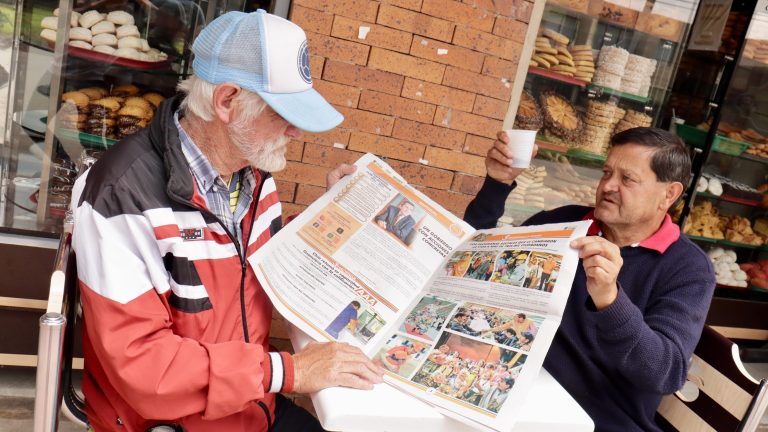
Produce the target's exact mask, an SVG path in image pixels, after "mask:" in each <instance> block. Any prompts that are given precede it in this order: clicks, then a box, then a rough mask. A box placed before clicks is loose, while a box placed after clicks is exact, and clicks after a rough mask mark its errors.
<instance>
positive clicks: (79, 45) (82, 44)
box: [69, 40, 93, 50]
mask: <svg viewBox="0 0 768 432" xmlns="http://www.w3.org/2000/svg"><path fill="white" fill-rule="evenodd" d="M69 46H73V47H77V48H82V49H87V50H92V49H93V45H91V44H89V43H88V42H86V41H81V40H73V41H69Z"/></svg>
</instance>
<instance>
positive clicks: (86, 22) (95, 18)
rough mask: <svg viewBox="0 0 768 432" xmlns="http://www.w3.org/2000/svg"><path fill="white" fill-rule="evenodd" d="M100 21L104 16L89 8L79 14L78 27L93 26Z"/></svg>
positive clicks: (87, 27)
mask: <svg viewBox="0 0 768 432" xmlns="http://www.w3.org/2000/svg"><path fill="white" fill-rule="evenodd" d="M101 21H104V16H103V15H102V14H101V13H99V11H96V10H89V11H87V12H85V13H84V14H83V15H82V16H80V19H79V20H78V22H79V23H80V27H83V28H86V29H89V28H91V27H93V26H94V25H95V24H96V23H98V22H101Z"/></svg>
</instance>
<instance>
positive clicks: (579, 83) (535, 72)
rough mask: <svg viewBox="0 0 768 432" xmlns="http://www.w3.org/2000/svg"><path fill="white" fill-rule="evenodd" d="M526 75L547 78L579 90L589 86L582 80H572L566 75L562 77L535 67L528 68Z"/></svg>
mask: <svg viewBox="0 0 768 432" xmlns="http://www.w3.org/2000/svg"><path fill="white" fill-rule="evenodd" d="M528 73H529V74H531V75H536V76H540V77H544V78H548V79H550V80H553V81H558V82H561V83H565V84H571V85H575V86H579V87H581V88H584V87H586V86H588V85H589V83H588V82H586V81H584V80H580V79H578V78H572V77H569V76H567V75H563V74H560V73H557V72H552V71H551V70H547V69H543V68H540V67H535V66H529V67H528Z"/></svg>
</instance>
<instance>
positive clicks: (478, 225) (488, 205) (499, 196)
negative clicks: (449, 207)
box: [464, 177, 517, 229]
mask: <svg viewBox="0 0 768 432" xmlns="http://www.w3.org/2000/svg"><path fill="white" fill-rule="evenodd" d="M515 186H517V184H516V183H512V185H511V186H510V185H507V184H504V183H501V182H498V181H496V180H494V179H492V178H490V177H486V178H485V182H484V183H483V186H482V187H481V188H480V191H478V192H477V195H476V196H475V199H473V200H472V201H471V202H470V203H469V205H468V206H467V209H466V210H465V211H464V221H465V222H467V223H468V224H470V225H472V226H473V227H474V228H475V229H488V228H496V222H497V221H498V220H499V218H500V217H502V216H503V215H504V202H505V201H506V200H507V196H509V193H510V192H512V190H514V189H515Z"/></svg>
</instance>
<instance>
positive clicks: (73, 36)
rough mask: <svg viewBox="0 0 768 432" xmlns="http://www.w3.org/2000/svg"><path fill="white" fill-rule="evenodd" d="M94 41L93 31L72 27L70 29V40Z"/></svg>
mask: <svg viewBox="0 0 768 432" xmlns="http://www.w3.org/2000/svg"><path fill="white" fill-rule="evenodd" d="M91 39H93V36H92V35H91V31H90V30H88V29H87V28H84V27H72V28H71V29H69V40H71V41H73V40H81V41H85V42H90V41H91Z"/></svg>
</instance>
